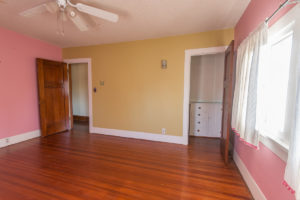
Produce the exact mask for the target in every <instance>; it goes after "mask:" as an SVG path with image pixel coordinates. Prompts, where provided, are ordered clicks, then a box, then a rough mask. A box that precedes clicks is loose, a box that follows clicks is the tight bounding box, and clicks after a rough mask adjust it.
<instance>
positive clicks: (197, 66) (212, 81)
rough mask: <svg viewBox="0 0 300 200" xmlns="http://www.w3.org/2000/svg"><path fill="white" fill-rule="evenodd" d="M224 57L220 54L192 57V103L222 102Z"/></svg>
mask: <svg viewBox="0 0 300 200" xmlns="http://www.w3.org/2000/svg"><path fill="white" fill-rule="evenodd" d="M224 56H225V55H224V53H220V54H214V55H204V56H193V57H192V59H191V92H190V99H191V101H209V102H210V101H218V102H221V101H222V99H223V79H224Z"/></svg>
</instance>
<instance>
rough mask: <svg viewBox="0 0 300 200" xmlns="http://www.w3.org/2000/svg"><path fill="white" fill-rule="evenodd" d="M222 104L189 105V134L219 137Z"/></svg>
mask: <svg viewBox="0 0 300 200" xmlns="http://www.w3.org/2000/svg"><path fill="white" fill-rule="evenodd" d="M221 121H222V104H221V103H218V102H209V103H201V102H200V103H191V104H190V134H191V135H194V136H204V137H220V136H221Z"/></svg>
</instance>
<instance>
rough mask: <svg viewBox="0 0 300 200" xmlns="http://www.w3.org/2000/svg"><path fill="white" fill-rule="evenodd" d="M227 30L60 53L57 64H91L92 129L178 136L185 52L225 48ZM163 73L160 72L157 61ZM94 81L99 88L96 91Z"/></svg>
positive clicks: (230, 31) (229, 36) (228, 38)
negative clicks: (85, 61) (164, 66)
mask: <svg viewBox="0 0 300 200" xmlns="http://www.w3.org/2000/svg"><path fill="white" fill-rule="evenodd" d="M232 39H233V29H227V30H218V31H210V32H204V33H198V34H190V35H182V36H174V37H166V38H159V39H150V40H142V41H134V42H124V43H116V44H106V45H97V46H88V47H75V48H66V49H63V58H64V59H70V58H91V59H92V85H93V87H96V88H97V92H96V93H93V99H92V100H93V124H94V126H95V127H101V128H110V129H120V130H129V131H139V132H149V133H161V129H162V128H166V134H167V135H174V136H182V119H183V78H184V56H185V50H186V49H196V48H206V47H216V46H225V45H228V44H229V43H230V41H231V40H232ZM162 59H166V60H167V61H168V68H167V69H166V70H162V69H161V60H162ZM100 81H104V82H105V85H104V86H100Z"/></svg>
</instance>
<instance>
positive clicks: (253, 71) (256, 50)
mask: <svg viewBox="0 0 300 200" xmlns="http://www.w3.org/2000/svg"><path fill="white" fill-rule="evenodd" d="M267 39H268V26H267V24H265V23H263V24H262V25H260V26H259V28H258V29H257V30H255V31H254V32H252V33H251V34H250V35H249V36H248V37H247V38H246V39H245V40H244V41H243V42H242V43H241V45H240V46H239V48H238V51H237V63H236V81H235V90H234V98H233V107H232V122H231V126H232V128H233V130H234V131H235V132H237V133H238V134H239V135H240V137H241V139H242V140H244V141H245V142H246V143H249V144H250V145H254V146H256V147H258V143H259V139H258V138H259V137H258V133H257V131H256V111H257V83H258V66H259V63H260V57H261V51H262V49H263V48H264V46H265V45H266V44H267Z"/></svg>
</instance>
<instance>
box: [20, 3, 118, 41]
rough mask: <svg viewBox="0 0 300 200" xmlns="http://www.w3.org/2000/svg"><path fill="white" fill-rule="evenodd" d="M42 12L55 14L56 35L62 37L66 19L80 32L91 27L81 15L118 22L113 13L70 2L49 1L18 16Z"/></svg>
mask: <svg viewBox="0 0 300 200" xmlns="http://www.w3.org/2000/svg"><path fill="white" fill-rule="evenodd" d="M44 12H50V13H52V14H54V13H57V27H58V33H59V34H61V35H64V26H63V23H64V21H66V20H67V19H69V20H70V21H72V22H73V23H74V24H75V26H76V27H77V28H78V29H79V30H80V31H88V30H89V29H90V28H91V27H92V26H93V25H91V21H92V19H87V18H86V17H87V16H84V15H82V13H83V14H86V15H89V16H94V17H97V18H100V19H103V20H106V21H110V22H118V20H119V16H118V15H117V14H115V13H112V12H109V11H106V10H102V9H100V8H96V7H93V6H89V5H86V4H82V3H76V4H73V3H72V2H71V1H70V0H51V1H49V2H46V3H43V4H40V5H38V6H35V7H33V8H30V9H27V10H25V11H23V12H21V13H20V15H21V16H24V17H30V16H34V15H37V14H42V13H44ZM65 14H66V15H65ZM94 24H95V23H94Z"/></svg>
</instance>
